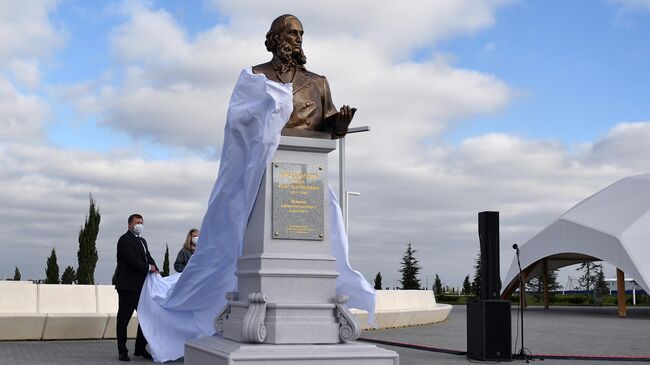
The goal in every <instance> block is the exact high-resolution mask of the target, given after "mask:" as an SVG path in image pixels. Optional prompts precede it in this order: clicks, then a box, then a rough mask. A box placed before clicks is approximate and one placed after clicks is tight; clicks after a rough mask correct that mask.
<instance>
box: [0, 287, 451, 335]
mask: <svg viewBox="0 0 650 365" xmlns="http://www.w3.org/2000/svg"><path fill="white" fill-rule="evenodd" d="M117 307H118V296H117V292H116V291H115V289H114V288H113V286H112V285H55V284H33V283H31V282H27V281H0V341H7V340H55V339H56V340H60V339H102V338H104V339H106V338H115V324H116V317H117ZM450 311H451V306H450V305H448V304H438V303H436V300H435V297H434V295H433V292H431V291H430V290H378V291H377V304H376V307H375V313H376V314H375V323H376V327H372V326H370V325H369V324H368V323H367V322H368V313H367V312H365V311H360V310H355V309H353V310H352V312H353V313H354V314H355V315H356V317H357V319H358V320H359V323H360V324H361V325H362V328H363V329H372V328H392V327H404V326H413V325H421V324H429V323H436V322H441V321H444V320H445V319H446V318H447V316H448V315H449V312H450ZM137 326H138V323H137V317H136V315H135V314H134V316H133V319H132V320H131V321H130V322H129V329H128V335H129V337H130V338H134V337H135V335H136V332H137Z"/></svg>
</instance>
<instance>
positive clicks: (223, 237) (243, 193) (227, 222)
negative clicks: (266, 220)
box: [138, 68, 375, 362]
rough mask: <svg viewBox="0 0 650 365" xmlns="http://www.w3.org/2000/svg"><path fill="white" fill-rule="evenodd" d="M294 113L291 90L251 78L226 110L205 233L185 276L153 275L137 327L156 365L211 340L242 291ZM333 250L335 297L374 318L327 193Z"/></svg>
mask: <svg viewBox="0 0 650 365" xmlns="http://www.w3.org/2000/svg"><path fill="white" fill-rule="evenodd" d="M292 110H293V93H292V86H291V84H280V83H277V82H274V81H270V80H268V79H267V78H266V77H265V76H264V75H263V74H253V73H252V70H251V68H247V69H245V70H243V71H242V72H241V74H240V76H239V79H238V81H237V84H236V85H235V89H234V91H233V94H232V97H231V99H230V105H229V108H228V115H227V120H226V128H225V133H224V144H223V150H222V153H221V163H220V165H219V174H218V177H217V181H216V183H215V185H214V188H213V190H212V193H211V194H210V199H209V202H208V209H207V212H206V213H205V216H204V218H203V223H202V225H201V235H200V236H199V241H198V243H197V248H196V251H195V253H194V255H193V256H192V258H191V260H190V261H189V262H188V264H187V266H186V267H185V270H183V272H182V273H181V274H176V275H171V276H168V277H165V278H163V277H162V276H160V275H159V274H157V273H156V274H149V275H148V276H147V280H146V281H145V284H144V287H143V288H142V294H141V295H140V302H139V304H138V321H139V322H140V325H141V327H142V331H143V333H144V335H145V337H146V338H147V340H148V342H149V348H150V351H151V354H152V355H153V358H154V360H155V361H156V362H165V361H170V360H176V359H178V358H180V357H182V356H183V352H184V344H185V341H187V340H190V339H196V338H200V337H204V336H211V335H214V333H215V331H214V327H213V321H214V319H215V317H216V315H217V314H218V313H219V311H220V310H221V309H222V308H223V307H224V306H225V305H226V303H227V301H226V299H225V294H226V293H227V292H230V291H236V290H237V277H236V276H235V270H236V265H237V258H238V257H239V256H240V255H241V251H242V242H243V238H244V232H245V230H246V225H247V223H248V218H249V215H250V213H251V211H252V209H253V204H254V203H255V198H256V197H257V193H258V190H259V188H260V183H261V181H262V177H263V175H264V171H265V169H266V167H267V166H269V163H270V162H271V158H272V157H273V155H274V154H275V151H276V150H277V148H278V144H279V141H280V132H281V130H282V128H283V127H284V125H285V124H286V122H287V120H289V116H290V115H291V112H292ZM330 204H331V205H330V206H331V212H332V214H331V217H332V220H331V232H330V237H331V246H332V255H333V256H334V257H335V258H336V268H337V271H338V272H339V277H338V278H337V281H336V291H337V295H347V296H349V298H350V301H349V304H350V306H351V307H356V308H360V309H363V310H366V311H368V312H369V313H370V315H369V321H372V320H373V313H374V308H375V293H374V289H373V288H372V287H371V286H370V284H369V283H368V282H367V281H366V280H365V278H364V277H363V276H362V275H361V274H360V273H359V272H357V271H354V270H353V269H352V268H351V267H350V264H349V261H348V257H347V256H348V255H347V253H348V242H347V236H346V235H345V231H344V229H343V221H342V219H341V211H340V208H339V207H338V203H337V201H336V197H335V196H334V193H333V191H332V190H331V188H330Z"/></svg>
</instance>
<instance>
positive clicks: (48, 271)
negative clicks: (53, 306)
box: [45, 248, 59, 284]
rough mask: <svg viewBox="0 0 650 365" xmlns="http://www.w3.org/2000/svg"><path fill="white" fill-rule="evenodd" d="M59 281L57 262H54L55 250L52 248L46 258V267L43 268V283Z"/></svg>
mask: <svg viewBox="0 0 650 365" xmlns="http://www.w3.org/2000/svg"><path fill="white" fill-rule="evenodd" d="M58 283H59V264H57V262H56V250H55V249H54V248H52V253H51V254H50V257H48V258H47V267H46V268H45V284H58Z"/></svg>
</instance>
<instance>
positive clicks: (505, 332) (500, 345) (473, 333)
mask: <svg viewBox="0 0 650 365" xmlns="http://www.w3.org/2000/svg"><path fill="white" fill-rule="evenodd" d="M510 326H511V323H510V302H509V301H507V300H480V299H472V300H470V301H469V302H468V303H467V357H468V358H470V359H474V360H481V361H512V330H511V327H510Z"/></svg>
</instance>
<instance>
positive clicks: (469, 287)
mask: <svg viewBox="0 0 650 365" xmlns="http://www.w3.org/2000/svg"><path fill="white" fill-rule="evenodd" d="M471 292H472V284H470V282H469V275H467V276H465V280H463V292H462V294H463V295H469V294H470V293H471Z"/></svg>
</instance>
